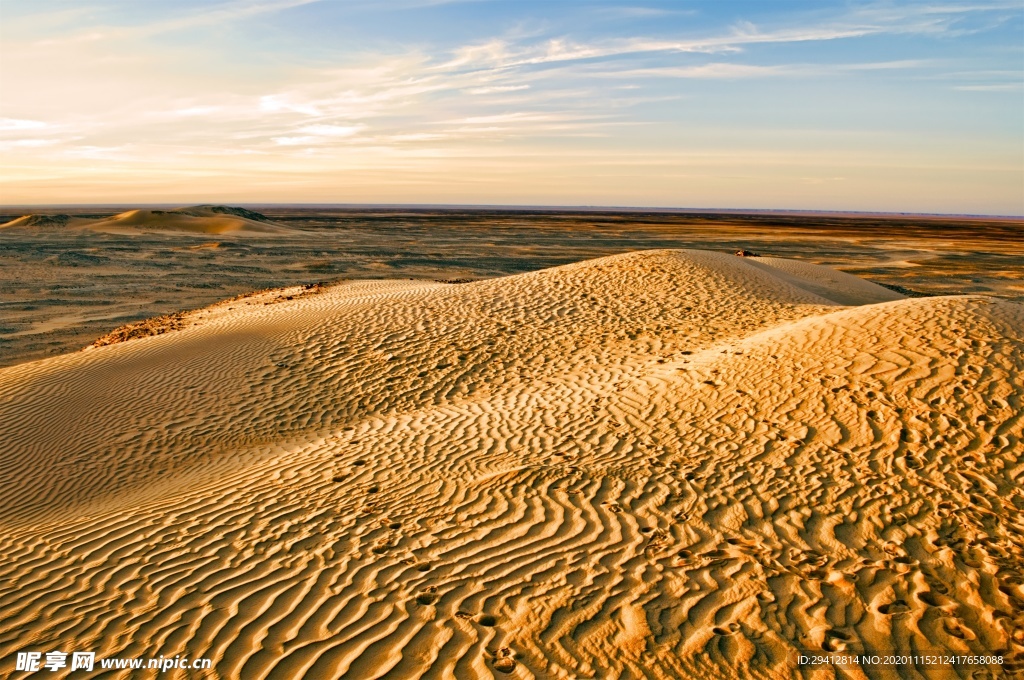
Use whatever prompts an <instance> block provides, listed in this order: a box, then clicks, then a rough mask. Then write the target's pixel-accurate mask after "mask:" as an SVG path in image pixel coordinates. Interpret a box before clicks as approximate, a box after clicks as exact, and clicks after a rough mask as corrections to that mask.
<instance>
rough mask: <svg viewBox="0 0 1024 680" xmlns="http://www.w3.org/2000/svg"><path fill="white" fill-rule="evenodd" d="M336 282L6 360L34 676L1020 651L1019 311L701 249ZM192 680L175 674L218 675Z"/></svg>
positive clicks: (585, 674)
mask: <svg viewBox="0 0 1024 680" xmlns="http://www.w3.org/2000/svg"><path fill="white" fill-rule="evenodd" d="M300 292H301V291H299V290H298V289H297V290H296V291H295V294H294V295H292V299H288V295H285V294H283V293H267V294H262V295H257V296H252V297H249V298H245V299H240V300H233V301H228V302H224V303H221V304H219V305H216V306H214V307H212V308H208V309H206V310H201V311H199V312H194V313H191V315H190V317H189V320H190V321H189V323H188V324H185V327H183V328H180V329H178V330H170V331H168V332H165V333H162V334H158V335H153V336H150V337H144V338H141V339H134V340H130V341H128V342H121V343H117V344H112V345H108V346H102V347H97V348H94V349H90V350H89V351H85V352H78V353H74V354H69V355H64V356H60V357H55V358H52V359H46V360H42V361H36V362H32V363H27V364H21V365H18V366H13V367H10V368H5V369H0V477H2V482H3V483H2V484H0V494H2V501H0V529H2V531H0V546H2V549H0V659H8V660H9V659H11V658H13V655H14V653H15V652H17V651H20V650H22V649H25V648H28V647H30V646H31V647H33V648H40V649H41V648H44V647H45V648H47V649H49V648H60V647H64V648H66V649H72V648H74V649H81V650H90V651H95V652H97V653H98V654H99V655H101V656H140V657H141V656H148V657H156V656H160V655H163V656H165V657H173V656H175V655H185V654H187V655H188V656H189V657H190V658H198V657H209V658H212V659H213V660H214V666H213V669H214V670H213V671H212V672H211V673H210V674H209V675H208V677H222V678H242V679H245V680H248V679H250V678H267V677H271V678H298V677H302V676H306V677H311V678H338V677H344V678H383V677H388V678H419V677H430V678H457V679H459V680H462V679H464V678H489V677H493V676H497V677H516V678H599V679H606V678H687V677H696V678H752V677H753V678H760V677H763V678H789V677H793V676H795V675H799V674H800V673H801V669H800V668H799V667H798V666H797V655H798V654H799V653H800V651H801V650H818V651H823V650H833V651H836V650H844V649H845V650H865V651H876V652H879V653H887V652H901V653H912V652H915V651H921V650H940V651H950V652H957V653H980V654H989V653H993V652H1002V653H1003V654H1004V655H1005V656H1006V657H1007V659H1008V660H1007V662H1006V669H1008V670H1012V669H1013V668H1014V667H1015V666H1014V665H1013V664H1017V665H1018V667H1019V666H1020V664H1021V663H1022V662H1021V659H1022V652H1024V588H1022V584H1024V574H1022V566H1021V565H1022V564H1024V513H1022V512H1021V511H1022V510H1024V493H1022V488H1021V481H1022V477H1024V466H1022V464H1021V453H1022V444H1021V438H1022V435H1024V418H1022V417H1021V413H1022V412H1024V408H1022V396H1024V378H1022V375H1024V372H1022V368H1024V365H1022V364H1024V351H1022V348H1024V307H1022V306H1021V305H1020V304H1017V303H1013V302H1008V301H998V300H995V299H991V298H986V297H983V296H958V297H931V298H916V299H905V298H903V297H902V296H901V295H899V294H897V293H894V292H892V291H890V290H887V289H884V288H881V287H879V286H876V285H874V284H870V283H868V282H865V281H862V280H860V279H856V278H854V277H852V276H849V275H847V274H842V273H839V272H836V271H833V270H830V269H826V268H824V267H818V266H814V265H809V264H805V263H798V262H794V261H788V260H780V259H776V258H738V257H734V256H732V255H725V254H719V253H711V252H704V251H666V250H663V251H647V252H640V253H632V254H627V255H619V256H613V257H607V258H602V259H598V260H591V261H587V262H582V263H578V264H574V265H568V266H564V267H558V268H554V269H548V270H544V271H539V272H534V273H529V274H522V275H517V276H510V277H505V278H500V279H491V280H486V281H479V282H476V283H468V284H441V283H423V282H413V281H390V282H388V281H359V282H349V283H344V284H340V285H337V286H334V287H331V288H328V289H326V290H323V291H319V292H318V294H316V295H302V294H300ZM181 673H182V674H181V675H180V676H178V675H175V672H173V671H172V672H170V673H165V674H163V675H162V676H161V677H168V678H170V677H182V678H184V677H189V678H195V677H207V676H202V675H201V674H197V673H195V672H188V673H187V674H186V672H181ZM821 673H824V674H820V675H815V676H813V677H833V676H832V674H831V672H830V671H828V672H826V671H821ZM849 673H850V674H849V676H848V677H898V676H899V675H907V676H908V677H920V675H917V674H915V672H913V671H910V670H904V671H898V670H896V669H893V668H889V669H885V668H881V669H878V668H876V669H872V670H870V673H869V674H867V675H865V674H864V673H865V671H863V670H860V669H851V670H849ZM46 675H47V676H48V677H51V676H52V677H63V676H62V675H61V674H60V673H48V672H47V673H46ZM114 677H128V676H127V675H124V676H114ZM808 677H810V675H808ZM929 677H931V676H929ZM935 677H949V676H948V675H942V674H941V673H940V674H939V675H935Z"/></svg>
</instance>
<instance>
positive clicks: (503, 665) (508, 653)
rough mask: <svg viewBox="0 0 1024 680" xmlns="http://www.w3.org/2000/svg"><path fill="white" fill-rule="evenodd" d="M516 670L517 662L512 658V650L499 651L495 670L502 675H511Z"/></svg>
mask: <svg viewBox="0 0 1024 680" xmlns="http://www.w3.org/2000/svg"><path fill="white" fill-rule="evenodd" d="M515 668H516V660H515V659H513V658H512V650H511V649H509V648H508V647H502V648H501V649H499V650H498V653H497V654H496V655H495V659H494V670H496V671H500V672H502V673H511V672H512V671H514V670H515Z"/></svg>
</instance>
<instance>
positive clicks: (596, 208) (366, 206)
mask: <svg viewBox="0 0 1024 680" xmlns="http://www.w3.org/2000/svg"><path fill="white" fill-rule="evenodd" d="M197 205H224V206H234V207H240V208H257V207H262V208H334V209H343V210H346V209H347V210H382V209H406V210H502V211H508V212H528V211H542V212H621V213H641V212H658V213H668V214H673V213H675V214H693V213H698V214H699V213H713V214H720V213H724V214H741V215H742V214H747V215H770V214H785V215H835V216H841V215H849V216H856V217H942V218H982V219H1006V220H1024V213H1022V214H1019V215H1006V214H983V213H930V212H913V211H905V212H904V211H885V210H836V209H833V210H815V209H805V208H709V207H704V208H693V207H671V206H670V207H666V206H618V205H533V204H487V203H260V202H238V203H234V202H227V203H215V202H209V201H205V202H198V203H188V202H185V203H181V202H174V203H169V202H162V203H12V204H0V211H5V212H6V211H9V210H15V209H22V208H25V209H36V208H41V209H59V208H75V209H82V208H127V209H151V208H180V207H192V206H197Z"/></svg>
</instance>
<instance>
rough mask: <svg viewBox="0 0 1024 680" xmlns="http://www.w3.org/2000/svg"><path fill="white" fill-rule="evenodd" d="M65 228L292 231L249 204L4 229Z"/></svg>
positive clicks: (52, 219)
mask: <svg viewBox="0 0 1024 680" xmlns="http://www.w3.org/2000/svg"><path fill="white" fill-rule="evenodd" d="M29 228H36V229H38V228H64V229H68V230H76V231H86V230H90V231H99V232H110V233H125V234H131V233H138V232H159V231H169V232H184V233H193V234H203V235H205V234H246V233H258V234H274V233H288V232H290V231H292V230H291V229H289V228H288V227H285V226H282V225H279V224H276V223H275V222H273V221H272V220H270V218H268V217H267V216H266V215H262V214H260V213H258V212H255V211H253V210H246V209H245V208H232V207H227V206H222V205H200V206H194V207H191V208H177V209H175V210H129V211H128V212H123V213H120V214H118V215H114V216H113V217H107V218H101V219H89V218H85V217H72V216H70V215H25V216H24V217H19V218H18V219H15V220H12V221H10V222H7V223H6V224H0V229H29Z"/></svg>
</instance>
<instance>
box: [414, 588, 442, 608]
mask: <svg viewBox="0 0 1024 680" xmlns="http://www.w3.org/2000/svg"><path fill="white" fill-rule="evenodd" d="M437 600H438V595H437V586H427V587H426V588H424V589H423V592H422V593H420V594H419V595H417V596H416V601H417V602H419V603H420V604H434V603H435V602H437Z"/></svg>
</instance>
